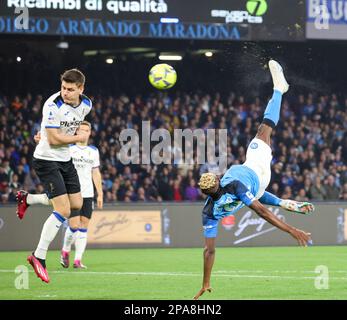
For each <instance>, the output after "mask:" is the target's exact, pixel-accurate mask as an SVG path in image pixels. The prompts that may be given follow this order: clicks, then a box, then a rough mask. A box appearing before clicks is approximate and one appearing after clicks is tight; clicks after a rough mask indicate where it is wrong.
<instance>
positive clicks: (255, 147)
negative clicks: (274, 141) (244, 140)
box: [250, 142, 258, 149]
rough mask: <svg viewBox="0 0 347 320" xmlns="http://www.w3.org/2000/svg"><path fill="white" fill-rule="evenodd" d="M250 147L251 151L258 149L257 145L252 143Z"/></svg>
mask: <svg viewBox="0 0 347 320" xmlns="http://www.w3.org/2000/svg"><path fill="white" fill-rule="evenodd" d="M250 147H251V149H257V148H258V143H256V142H252V143H251V145H250Z"/></svg>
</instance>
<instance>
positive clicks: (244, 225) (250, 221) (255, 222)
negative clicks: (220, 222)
mask: <svg viewBox="0 0 347 320" xmlns="http://www.w3.org/2000/svg"><path fill="white" fill-rule="evenodd" d="M269 210H270V211H272V212H273V214H274V215H275V216H277V218H279V219H280V220H282V221H285V217H284V216H283V215H281V214H280V213H279V209H277V208H276V209H275V210H273V209H272V208H269ZM252 216H253V212H252V211H247V212H246V213H245V214H244V215H243V216H242V218H241V220H240V222H239V223H238V225H237V228H238V229H237V230H236V231H235V233H234V235H235V236H236V237H239V236H241V234H243V233H244V231H245V230H246V229H248V227H250V226H256V229H255V231H256V232H254V233H251V234H250V235H248V236H245V237H243V238H241V239H238V240H236V241H234V244H238V243H241V242H245V241H247V240H250V239H253V238H255V237H258V236H260V235H262V234H265V233H268V232H270V231H273V230H276V229H277V228H276V227H270V228H268V229H265V230H263V228H264V226H265V225H266V223H267V221H266V220H264V219H262V218H252Z"/></svg>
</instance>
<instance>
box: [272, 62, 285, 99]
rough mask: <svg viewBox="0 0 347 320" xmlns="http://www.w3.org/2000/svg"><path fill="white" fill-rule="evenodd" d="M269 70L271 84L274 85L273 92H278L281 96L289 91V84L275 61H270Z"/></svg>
mask: <svg viewBox="0 0 347 320" xmlns="http://www.w3.org/2000/svg"><path fill="white" fill-rule="evenodd" d="M269 69H270V72H271V76H272V82H273V84H274V90H278V91H280V92H281V93H282V94H284V93H286V92H287V91H288V89H289V84H288V82H287V80H286V78H285V77H284V74H283V69H282V67H281V65H280V64H279V63H278V62H277V61H275V60H270V61H269Z"/></svg>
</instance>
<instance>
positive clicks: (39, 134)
mask: <svg viewBox="0 0 347 320" xmlns="http://www.w3.org/2000/svg"><path fill="white" fill-rule="evenodd" d="M40 140H41V132H40V131H38V132H37V133H36V134H35V135H34V141H35V143H36V144H38V143H39V142H40Z"/></svg>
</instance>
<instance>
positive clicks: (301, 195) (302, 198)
mask: <svg viewBox="0 0 347 320" xmlns="http://www.w3.org/2000/svg"><path fill="white" fill-rule="evenodd" d="M294 200H296V201H301V202H304V201H309V199H308V197H307V196H306V191H305V189H300V190H299V193H298V195H297V196H296V197H295V199H294Z"/></svg>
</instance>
